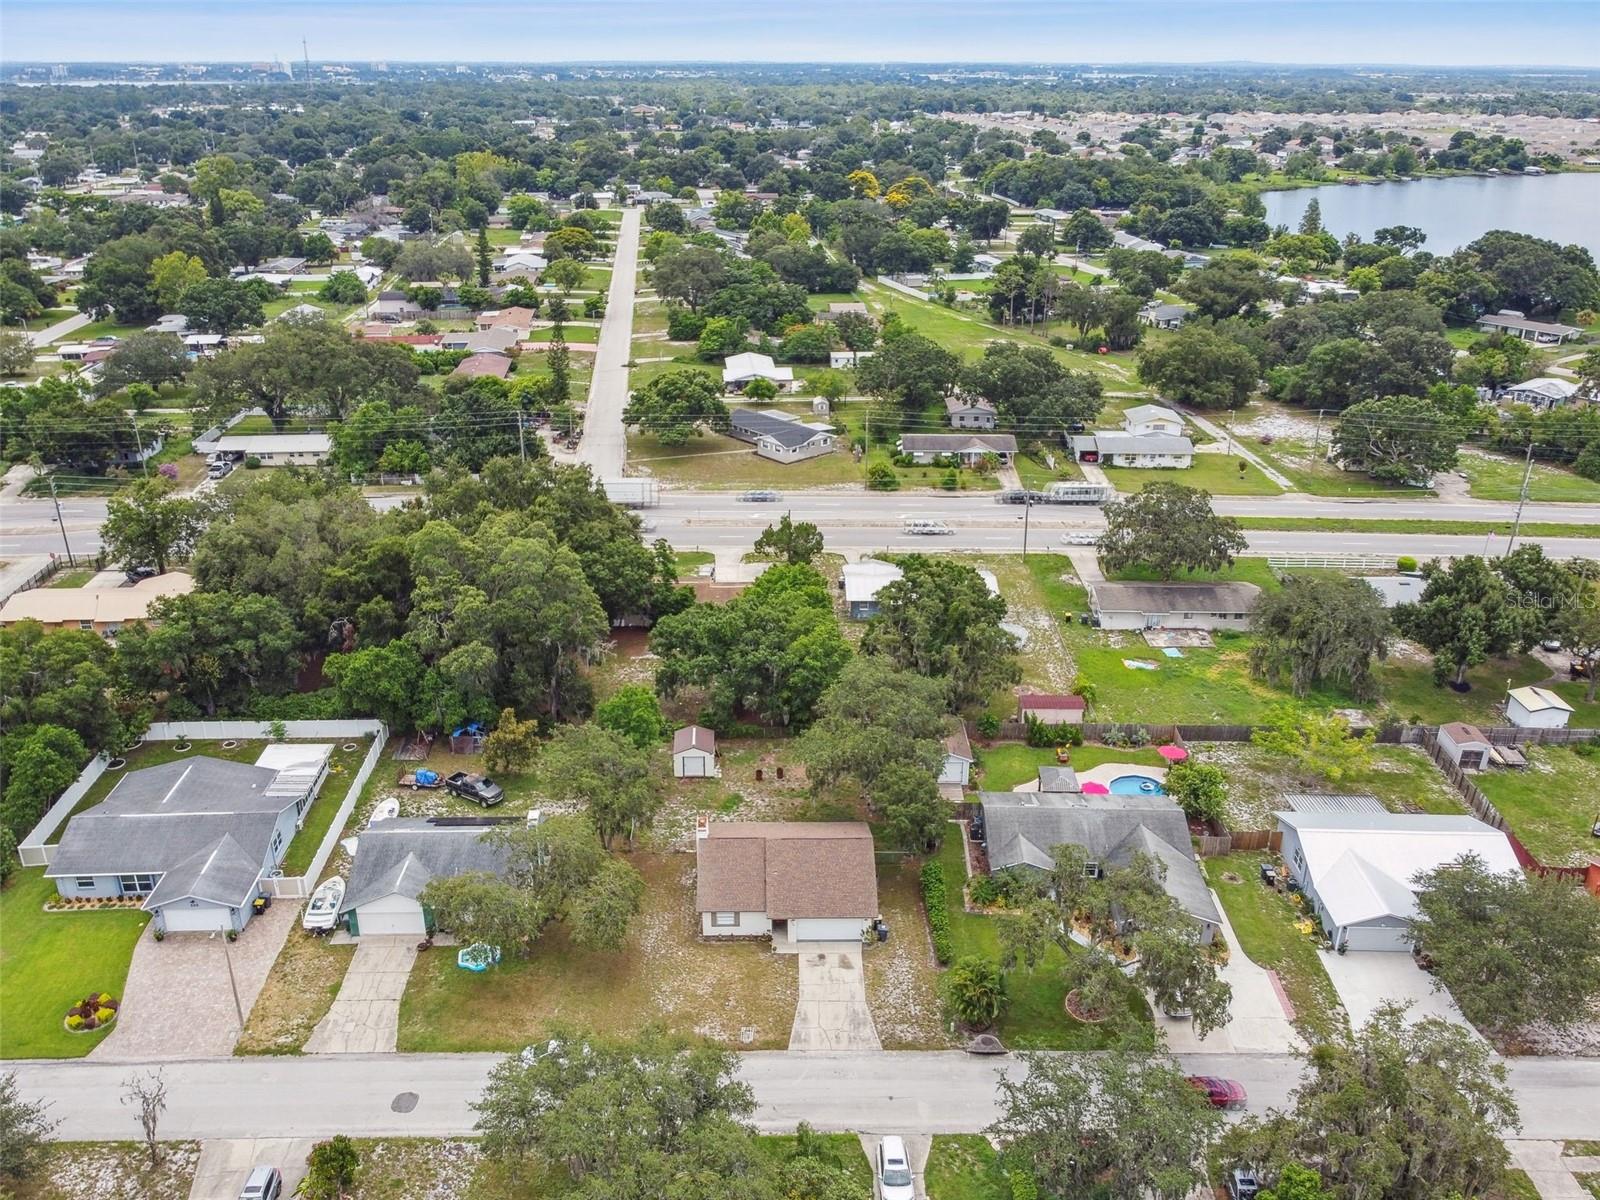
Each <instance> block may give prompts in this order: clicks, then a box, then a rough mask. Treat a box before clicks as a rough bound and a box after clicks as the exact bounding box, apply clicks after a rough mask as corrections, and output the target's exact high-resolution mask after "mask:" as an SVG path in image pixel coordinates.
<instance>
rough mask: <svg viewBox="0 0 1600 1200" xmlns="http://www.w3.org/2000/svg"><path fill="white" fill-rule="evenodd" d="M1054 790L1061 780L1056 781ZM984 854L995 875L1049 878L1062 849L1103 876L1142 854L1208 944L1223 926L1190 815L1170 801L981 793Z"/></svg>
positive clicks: (1047, 792) (1046, 792) (1161, 798)
mask: <svg viewBox="0 0 1600 1200" xmlns="http://www.w3.org/2000/svg"><path fill="white" fill-rule="evenodd" d="M1052 782H1053V783H1054V781H1052ZM978 800H979V802H980V803H981V804H982V805H983V826H984V839H985V840H984V848H985V850H986V851H987V853H988V856H989V867H990V869H991V870H996V871H998V870H1004V869H1006V868H1011V867H1016V868H1025V869H1033V870H1039V871H1049V870H1051V869H1053V868H1054V866H1055V856H1054V854H1053V853H1052V851H1053V850H1054V849H1055V847H1057V846H1064V845H1071V846H1079V847H1082V849H1083V851H1084V853H1085V854H1086V855H1087V857H1088V863H1087V866H1086V869H1087V870H1090V871H1092V872H1093V873H1095V874H1097V875H1099V874H1104V873H1105V872H1106V871H1107V870H1109V869H1112V868H1117V867H1125V866H1127V865H1128V864H1129V863H1131V862H1132V861H1133V859H1134V857H1135V856H1136V855H1139V854H1143V855H1147V856H1148V857H1149V858H1152V859H1154V860H1155V861H1156V862H1159V863H1160V864H1162V866H1163V867H1164V868H1165V878H1164V879H1163V880H1162V887H1163V888H1164V889H1165V890H1166V892H1167V894H1168V895H1169V896H1171V897H1172V898H1173V899H1174V900H1176V901H1177V902H1178V904H1179V906H1180V907H1181V908H1182V909H1183V911H1184V912H1185V913H1187V914H1188V915H1189V917H1191V918H1192V919H1193V920H1194V921H1195V923H1196V924H1197V925H1198V926H1199V930H1200V932H1199V937H1200V940H1201V941H1202V942H1204V943H1207V944H1209V943H1210V941H1211V939H1212V938H1213V937H1214V936H1215V935H1216V932H1217V928H1218V926H1220V925H1221V924H1222V917H1221V915H1220V914H1219V913H1218V911H1217V904H1216V901H1215V900H1214V899H1213V898H1212V895H1211V888H1210V885H1209V884H1207V883H1206V879H1205V876H1204V875H1203V874H1202V873H1201V871H1200V866H1199V864H1198V863H1197V862H1196V861H1195V857H1194V850H1193V847H1192V843H1191V841H1190V838H1189V824H1188V822H1187V821H1186V820H1185V819H1184V815H1183V811H1182V810H1181V809H1180V808H1179V807H1178V806H1177V805H1176V804H1175V803H1173V801H1172V800H1170V799H1168V798H1167V797H1165V796H1156V795H1145V794H1140V795H1137V796H1123V795H1116V794H1110V795H1099V794H1084V793H1082V792H1070V791H1061V790H1045V779H1044V777H1043V772H1041V773H1040V790H1039V791H1036V792H980V793H979V795H978Z"/></svg>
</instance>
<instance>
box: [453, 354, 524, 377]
mask: <svg viewBox="0 0 1600 1200" xmlns="http://www.w3.org/2000/svg"><path fill="white" fill-rule="evenodd" d="M450 374H451V375H461V376H463V377H465V378H469V379H476V378H477V377H479V376H481V375H488V376H491V377H492V378H495V379H504V378H505V377H506V376H507V375H509V374H511V360H510V359H509V358H507V357H506V356H505V355H503V354H473V355H470V356H468V357H467V358H463V359H462V360H461V361H460V362H458V363H457V364H456V369H455V370H454V371H451V372H450Z"/></svg>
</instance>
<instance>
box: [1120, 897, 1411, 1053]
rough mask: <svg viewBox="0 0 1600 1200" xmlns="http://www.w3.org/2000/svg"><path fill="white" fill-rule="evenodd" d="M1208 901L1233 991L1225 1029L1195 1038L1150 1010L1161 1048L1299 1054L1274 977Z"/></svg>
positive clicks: (1187, 1027) (1190, 1029)
mask: <svg viewBox="0 0 1600 1200" xmlns="http://www.w3.org/2000/svg"><path fill="white" fill-rule="evenodd" d="M1211 899H1212V901H1213V902H1214V903H1215V904H1216V906H1217V911H1218V912H1220V913H1221V914H1222V935H1223V937H1225V938H1227V939H1228V961H1227V963H1226V964H1225V965H1224V966H1223V967H1222V969H1221V970H1220V971H1218V974H1219V975H1221V976H1222V978H1223V979H1224V980H1226V981H1227V983H1228V986H1230V987H1231V988H1233V1001H1232V1003H1231V1004H1229V1006H1228V1023H1227V1024H1226V1025H1224V1026H1223V1027H1222V1028H1221V1029H1214V1030H1212V1031H1211V1033H1209V1034H1208V1035H1207V1036H1205V1037H1204V1038H1199V1037H1196V1036H1195V1032H1194V1022H1193V1021H1178V1020H1174V1019H1173V1018H1172V1017H1169V1016H1167V1015H1166V1014H1165V1013H1163V1012H1162V1011H1161V1010H1160V1009H1159V1008H1157V1007H1156V1006H1155V1005H1153V1004H1152V1005H1151V1010H1152V1011H1153V1012H1154V1013H1155V1020H1156V1028H1157V1029H1159V1030H1161V1032H1162V1033H1163V1034H1164V1035H1165V1037H1166V1040H1167V1048H1168V1049H1169V1050H1171V1051H1172V1052H1173V1053H1174V1054H1234V1053H1239V1054H1283V1053H1286V1052H1288V1051H1291V1050H1304V1049H1305V1041H1304V1040H1303V1039H1302V1038H1301V1037H1300V1035H1299V1034H1298V1033H1296V1032H1295V1028H1294V1025H1293V1024H1291V1022H1290V1013H1291V1011H1292V1009H1291V1006H1290V1004H1289V998H1288V996H1287V995H1286V994H1285V993H1284V991H1283V987H1282V985H1280V984H1279V982H1278V979H1277V976H1276V975H1275V974H1274V973H1273V972H1271V971H1268V970H1267V969H1266V968H1264V967H1262V966H1261V965H1259V964H1258V963H1255V962H1252V961H1251V959H1250V956H1249V955H1247V954H1246V953H1245V952H1244V951H1243V950H1242V949H1241V948H1240V946H1239V939H1238V938H1237V937H1236V936H1234V932H1233V925H1232V924H1231V923H1229V921H1228V910H1227V909H1225V908H1223V907H1222V901H1221V900H1220V899H1218V898H1217V894H1216V892H1215V891H1213V892H1212V893H1211ZM1407 957H1409V956H1407Z"/></svg>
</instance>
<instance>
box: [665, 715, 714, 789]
mask: <svg viewBox="0 0 1600 1200" xmlns="http://www.w3.org/2000/svg"><path fill="white" fill-rule="evenodd" d="M672 774H673V775H674V776H675V777H677V778H678V779H715V778H716V777H717V776H719V775H721V774H722V768H721V767H720V766H718V765H717V735H716V734H715V733H713V732H712V731H711V730H709V729H707V728H706V727H705V726H703V725H685V726H684V727H683V728H682V729H679V730H678V731H677V732H675V733H674V734H673V735H672Z"/></svg>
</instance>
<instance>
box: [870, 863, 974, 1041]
mask: <svg viewBox="0 0 1600 1200" xmlns="http://www.w3.org/2000/svg"><path fill="white" fill-rule="evenodd" d="M952 836H959V834H958V833H955V832H953V833H952ZM918 870H919V868H918V867H917V866H916V865H914V864H912V863H904V864H899V863H893V864H885V863H880V864H879V865H878V904H879V906H880V907H881V908H882V910H883V919H884V921H885V922H886V923H887V924H888V926H889V940H888V942H886V943H883V944H881V945H874V946H868V947H867V949H866V954H865V956H864V957H865V965H866V972H867V1004H868V1007H870V1008H871V1009H872V1020H873V1023H874V1024H875V1025H876V1026H877V1027H878V1037H879V1039H880V1040H881V1041H882V1042H883V1048H884V1049H885V1050H943V1049H946V1048H948V1047H950V1046H953V1045H955V1044H956V1042H955V1039H954V1038H953V1037H952V1036H951V1034H950V1033H949V1031H948V1028H947V1027H946V1025H945V1022H944V1019H943V1016H942V1013H941V1006H940V1002H939V969H938V967H937V966H936V965H935V963H934V959H933V947H932V945H930V944H929V941H928V922H927V920H926V919H925V918H924V916H923V912H922V898H921V888H920V885H919V883H918Z"/></svg>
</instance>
